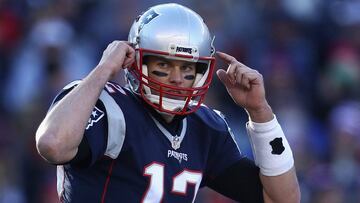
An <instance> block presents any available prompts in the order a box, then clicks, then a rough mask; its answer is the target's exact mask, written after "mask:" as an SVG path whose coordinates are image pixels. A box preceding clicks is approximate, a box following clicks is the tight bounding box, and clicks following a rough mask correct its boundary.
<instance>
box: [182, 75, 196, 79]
mask: <svg viewBox="0 0 360 203" xmlns="http://www.w3.org/2000/svg"><path fill="white" fill-rule="evenodd" d="M184 78H185V80H194V79H195V75H185V76H184Z"/></svg>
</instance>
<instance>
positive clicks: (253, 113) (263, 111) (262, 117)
mask: <svg viewBox="0 0 360 203" xmlns="http://www.w3.org/2000/svg"><path fill="white" fill-rule="evenodd" d="M246 112H247V114H248V115H249V117H250V120H251V121H253V122H256V123H265V122H268V121H271V120H272V119H273V118H274V113H273V111H272V109H271V107H270V105H269V104H267V103H266V104H265V105H263V106H262V107H261V108H257V109H254V110H248V109H246Z"/></svg>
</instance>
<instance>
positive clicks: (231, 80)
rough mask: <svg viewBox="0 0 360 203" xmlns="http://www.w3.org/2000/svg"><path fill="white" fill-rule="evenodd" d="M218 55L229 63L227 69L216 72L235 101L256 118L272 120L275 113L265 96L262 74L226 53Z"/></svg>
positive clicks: (263, 120) (261, 120) (258, 119)
mask: <svg viewBox="0 0 360 203" xmlns="http://www.w3.org/2000/svg"><path fill="white" fill-rule="evenodd" d="M217 56H218V57H219V58H220V59H221V60H223V61H224V62H225V63H227V64H228V65H229V67H228V68H227V70H226V71H225V70H223V69H219V70H218V71H217V72H216V74H217V75H218V77H219V79H220V81H221V82H222V83H223V84H224V85H225V87H226V89H227V91H228V93H229V95H230V96H231V98H232V99H233V100H234V102H235V103H236V104H237V105H239V106H241V107H243V108H245V109H246V110H247V111H248V113H249V114H250V117H252V118H253V119H254V120H257V121H259V122H265V121H267V120H271V118H272V117H273V115H272V110H271V108H270V106H269V105H268V103H267V101H266V98H265V88H264V81H263V77H262V75H261V74H260V73H259V72H258V71H257V70H254V69H251V68H249V67H247V66H246V65H244V64H242V63H240V62H239V61H237V60H236V59H235V58H234V57H233V56H230V55H228V54H226V53H223V52H217Z"/></svg>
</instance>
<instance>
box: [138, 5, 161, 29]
mask: <svg viewBox="0 0 360 203" xmlns="http://www.w3.org/2000/svg"><path fill="white" fill-rule="evenodd" d="M157 16H159V14H158V13H156V12H155V11H154V10H150V11H149V12H147V13H146V15H145V16H144V17H143V18H142V21H141V23H140V26H139V30H138V31H139V32H140V30H141V29H142V28H143V27H144V25H146V24H148V23H149V22H150V21H152V20H153V19H154V18H156V17H157Z"/></svg>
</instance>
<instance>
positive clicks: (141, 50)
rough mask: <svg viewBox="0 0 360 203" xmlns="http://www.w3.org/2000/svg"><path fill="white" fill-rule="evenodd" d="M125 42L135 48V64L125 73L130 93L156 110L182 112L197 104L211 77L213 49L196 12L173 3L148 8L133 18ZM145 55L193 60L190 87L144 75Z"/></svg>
mask: <svg viewBox="0 0 360 203" xmlns="http://www.w3.org/2000/svg"><path fill="white" fill-rule="evenodd" d="M128 41H129V42H130V43H131V44H132V45H133V47H134V48H135V50H136V63H134V64H133V67H132V68H130V69H128V70H127V72H126V78H127V81H128V83H129V86H130V88H131V90H132V91H133V92H135V93H137V94H139V95H140V96H141V97H142V98H143V99H144V100H145V101H146V102H147V103H148V104H149V105H151V106H152V107H154V108H155V109H156V110H158V111H160V112H165V113H169V114H176V115H185V114H189V113H192V112H194V111H196V110H197V109H198V108H199V107H200V105H201V103H202V102H203V101H204V98H205V94H206V92H207V90H208V88H209V85H210V83H211V80H212V76H213V71H214V65H215V58H214V53H215V48H214V46H213V41H214V37H211V36H210V32H209V30H208V27H207V26H206V25H205V23H204V21H203V19H202V18H201V17H200V16H199V15H198V14H197V13H195V12H194V11H192V10H190V9H189V8H186V7H184V6H181V5H179V4H175V3H170V4H161V5H157V6H154V7H151V8H149V9H148V10H147V11H146V12H144V13H143V14H142V15H140V16H139V17H137V18H136V20H135V22H134V23H133V25H132V27H131V29H130V33H129V38H128ZM147 55H154V56H161V57H165V58H167V59H174V60H184V61H191V62H196V64H197V65H196V75H195V81H194V83H193V86H192V87H191V88H183V87H177V86H173V85H168V84H164V83H160V82H158V81H156V80H154V79H152V78H150V77H148V70H147V65H146V64H143V59H144V56H147ZM151 84H156V87H155V86H154V85H151ZM169 90H172V91H169ZM175 92H176V93H175ZM179 92H186V94H179ZM154 93H156V94H154ZM164 95H170V96H173V97H172V98H168V97H166V96H164ZM174 97H178V98H184V99H173V98H174Z"/></svg>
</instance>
